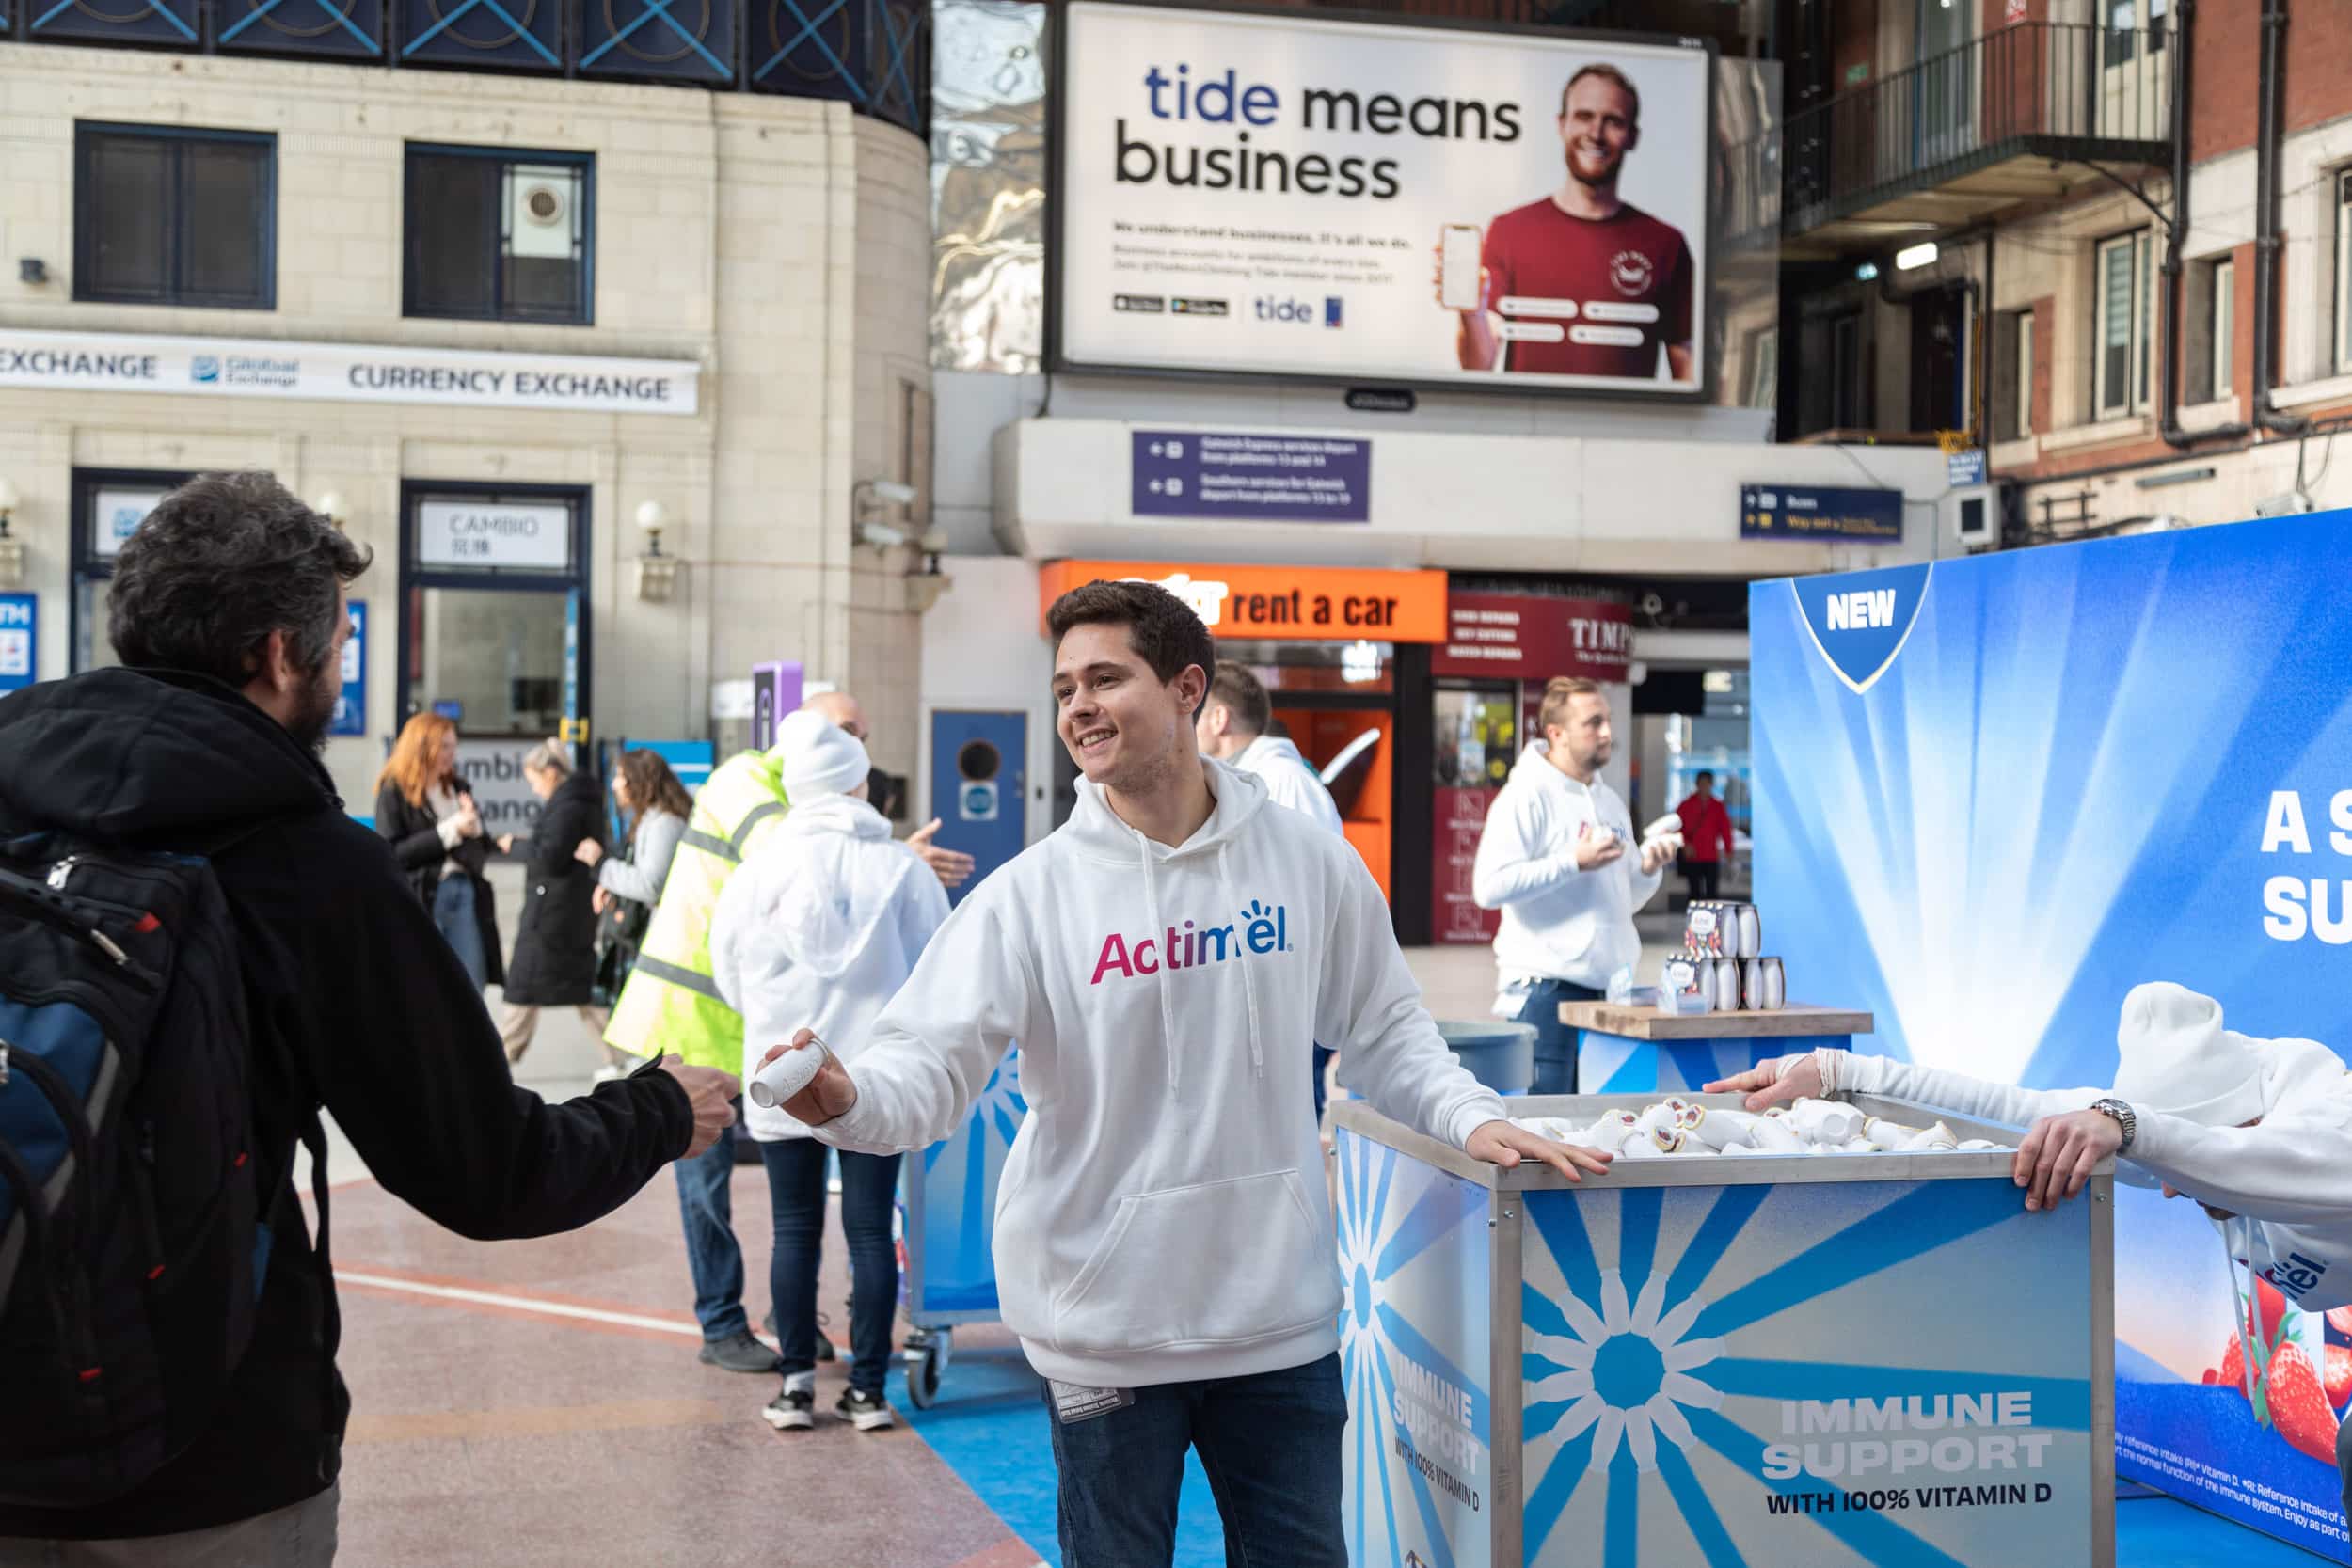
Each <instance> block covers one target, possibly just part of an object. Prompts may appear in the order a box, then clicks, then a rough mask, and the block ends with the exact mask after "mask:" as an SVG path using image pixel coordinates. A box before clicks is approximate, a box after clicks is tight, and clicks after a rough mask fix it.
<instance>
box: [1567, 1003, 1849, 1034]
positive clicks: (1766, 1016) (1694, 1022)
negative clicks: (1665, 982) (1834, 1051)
mask: <svg viewBox="0 0 2352 1568" xmlns="http://www.w3.org/2000/svg"><path fill="white" fill-rule="evenodd" d="M1560 1022H1563V1023H1565V1024H1566V1025H1567V1026H1568V1027H1569V1028H1571V1029H1591V1030H1595V1031H1597V1032H1598V1033H1600V1034H1604V1035H1617V1036H1621V1037H1624V1038H1626V1039H1632V1040H1719V1039H1787V1038H1789V1037H1792V1036H1798V1035H1867V1034H1871V1033H1873V1032H1875V1031H1876V1029H1877V1028H1878V1022H1877V1021H1876V1020H1875V1019H1873V1018H1872V1017H1871V1016H1870V1015H1869V1014H1868V1013H1859V1012H1855V1011H1852V1010H1851V1009H1850V1008H1844V1007H1817V1006H1809V1005H1807V1004H1805V1003H1803V1002H1791V1003H1789V1004H1788V1006H1785V1007H1781V1008H1778V1009H1776V1010H1775V1011H1772V1012H1769V1013H1765V1012H1738V1013H1697V1014H1693V1015H1690V1016H1683V1015H1678V1014H1672V1013H1661V1012H1660V1011H1659V1010H1658V1009H1657V1008H1655V1007H1621V1006H1617V1005H1616V1004H1615V1003H1613V1002H1563V1003H1561V1004H1560Z"/></svg>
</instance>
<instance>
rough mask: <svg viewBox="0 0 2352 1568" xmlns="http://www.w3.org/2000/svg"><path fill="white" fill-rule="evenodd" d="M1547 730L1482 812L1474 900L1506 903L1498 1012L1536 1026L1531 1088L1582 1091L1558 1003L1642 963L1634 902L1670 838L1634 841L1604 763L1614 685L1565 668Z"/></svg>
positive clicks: (1593, 992) (1550, 694) (1581, 996)
mask: <svg viewBox="0 0 2352 1568" xmlns="http://www.w3.org/2000/svg"><path fill="white" fill-rule="evenodd" d="M1538 721H1539V723H1540V725H1541V729H1542V735H1543V738H1542V739H1540V740H1537V741H1535V742H1534V743H1533V744H1531V745H1530V746H1529V747H1528V748H1527V750H1526V751H1524V752H1520V753H1519V760H1518V763H1517V764H1516V765H1514V766H1513V768H1512V769H1511V777H1510V778H1509V780H1508V781H1506V782H1505V783H1504V784H1503V786H1502V793H1500V794H1498V795H1497V796H1496V797H1495V802H1494V804H1493V805H1492V806H1490V807H1489V808H1487V811H1486V832H1484V833H1483V834H1481V835H1480V837H1479V840H1478V857H1477V859H1476V861H1475V862H1473V863H1472V864H1471V868H1470V897H1471V899H1472V900H1473V901H1475V902H1476V903H1477V905H1478V907H1479V908H1480V909H1482V910H1501V911H1502V925H1501V927H1499V928H1498V929H1497V930H1496V932H1495V970H1496V973H1497V976H1498V978H1499V980H1500V982H1501V986H1502V991H1501V994H1500V995H1498V997H1497V998H1496V1002H1495V1011H1496V1012H1497V1013H1498V1014H1500V1015H1502V1016H1503V1017H1507V1018H1516V1019H1517V1020H1518V1022H1521V1023H1532V1024H1534V1026H1535V1084H1534V1092H1535V1093H1536V1094H1574V1093H1575V1092H1576V1036H1575V1032H1574V1031H1573V1030H1571V1029H1569V1028H1568V1027H1567V1026H1566V1025H1565V1024H1564V1023H1562V1022H1560V1004H1561V1003H1563V1002H1590V1001H1596V1000H1598V999H1599V998H1600V997H1601V996H1602V995H1603V994H1604V993H1605V990H1606V988H1607V987H1608V984H1609V977H1610V976H1611V975H1612V974H1615V973H1616V972H1617V971H1618V970H1619V969H1622V968H1626V967H1628V966H1630V965H1631V964H1633V963H1635V962H1636V961H1638V960H1639V959H1640V958H1641V956H1642V938H1641V936H1640V934H1639V933H1638V932H1636V931H1635V930H1634V928H1633V911H1636V910H1638V909H1640V908H1641V907H1642V906H1643V905H1644V904H1646V903H1648V902H1649V901H1650V898H1651V896H1652V895H1655V894H1656V893H1657V892H1658V884H1659V881H1660V879H1661V878H1662V877H1664V875H1665V870H1666V866H1667V865H1668V863H1671V862H1672V861H1673V860H1674V847H1673V840H1672V839H1661V840H1658V841H1656V842H1653V843H1649V844H1639V847H1637V844H1638V842H1639V841H1637V840H1636V839H1635V838H1634V836H1633V817H1632V815H1631V813H1629V812H1628V811H1627V810H1626V804H1625V801H1624V800H1623V799H1622V798H1621V797H1620V796H1619V795H1618V794H1617V792H1616V791H1615V790H1613V789H1612V788H1610V787H1609V785H1608V784H1607V782H1606V781H1604V780H1603V779H1602V778H1601V776H1600V770H1601V768H1602V767H1603V766H1605V765H1606V764H1607V763H1608V761H1609V757H1610V753H1611V752H1612V750H1613V747H1614V745H1615V736H1614V735H1613V732H1612V730H1611V728H1610V722H1609V694H1608V693H1607V692H1605V691H1603V690H1602V689H1600V686H1599V684H1598V683H1597V682H1595V681H1588V680H1581V679H1575V678H1571V677H1567V676H1562V677H1559V678H1557V679H1555V680H1553V681H1551V682H1550V683H1549V684H1548V685H1547V686H1546V687H1545V688H1544V705H1543V707H1542V709H1541V710H1540V713H1539V720H1538Z"/></svg>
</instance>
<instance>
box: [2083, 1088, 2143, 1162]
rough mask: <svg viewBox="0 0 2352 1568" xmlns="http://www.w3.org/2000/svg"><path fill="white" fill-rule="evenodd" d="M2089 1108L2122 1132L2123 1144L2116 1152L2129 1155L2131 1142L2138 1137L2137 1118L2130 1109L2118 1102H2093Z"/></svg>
mask: <svg viewBox="0 0 2352 1568" xmlns="http://www.w3.org/2000/svg"><path fill="white" fill-rule="evenodd" d="M2090 1108H2091V1109H2092V1110H2094V1111H2096V1112H2098V1113H2099V1114H2100V1115H2101V1116H2103V1117H2106V1118H2107V1119H2108V1120H2110V1121H2112V1122H2114V1123H2115V1125H2116V1126H2118V1127H2121V1128H2122V1130H2123V1142H2122V1147H2121V1148H2117V1149H2116V1152H2117V1153H2118V1154H2128V1153H2130V1152H2131V1148H2132V1140H2133V1139H2134V1138H2136V1137H2137V1136H2139V1118H2138V1117H2136V1116H2134V1115H2133V1114H2132V1108H2131V1107H2130V1106H2129V1105H2126V1104H2124V1103H2123V1102H2122V1101H2120V1100H2094V1101H2091V1102H2090Z"/></svg>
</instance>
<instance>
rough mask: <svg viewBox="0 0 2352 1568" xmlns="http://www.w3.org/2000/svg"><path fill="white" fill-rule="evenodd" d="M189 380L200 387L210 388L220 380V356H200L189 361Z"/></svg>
mask: <svg viewBox="0 0 2352 1568" xmlns="http://www.w3.org/2000/svg"><path fill="white" fill-rule="evenodd" d="M188 379H189V380H190V381H193V382H195V383H196V384H197V385H198V386H199V387H202V386H210V385H211V384H212V383H214V382H216V381H218V380H219V379H220V356H218V355H214V354H199V355H198V356H196V357H195V358H193V359H191V360H189V361H188Z"/></svg>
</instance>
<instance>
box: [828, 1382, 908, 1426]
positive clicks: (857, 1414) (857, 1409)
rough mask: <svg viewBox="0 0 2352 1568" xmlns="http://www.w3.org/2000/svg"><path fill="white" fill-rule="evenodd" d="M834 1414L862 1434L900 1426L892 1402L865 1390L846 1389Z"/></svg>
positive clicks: (835, 1402)
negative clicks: (891, 1405) (891, 1406)
mask: <svg viewBox="0 0 2352 1568" xmlns="http://www.w3.org/2000/svg"><path fill="white" fill-rule="evenodd" d="M833 1413H834V1415H836V1416H838V1417H840V1418H842V1419H843V1420H845V1421H847V1422H849V1423H850V1425H851V1426H853V1427H855V1428H857V1429H858V1431H860V1432H880V1431H881V1430H882V1428H884V1427H894V1426H897V1425H898V1413H897V1412H896V1411H894V1410H892V1409H891V1408H890V1402H889V1401H888V1400H886V1399H884V1398H882V1396H881V1395H880V1394H869V1393H867V1392H866V1390H865V1389H863V1388H844V1389H843V1390H842V1391H841V1397H840V1398H839V1399H838V1400H836V1401H834V1406H833Z"/></svg>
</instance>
